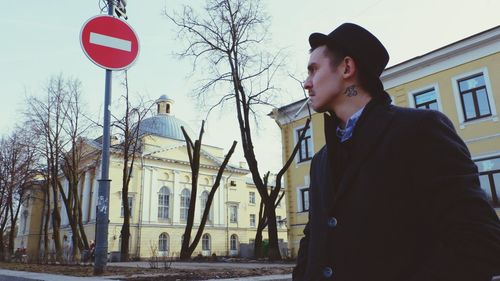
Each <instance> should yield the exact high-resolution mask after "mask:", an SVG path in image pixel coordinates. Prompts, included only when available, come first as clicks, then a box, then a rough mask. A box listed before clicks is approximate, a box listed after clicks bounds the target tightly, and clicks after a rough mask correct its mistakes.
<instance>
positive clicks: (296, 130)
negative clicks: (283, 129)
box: [292, 123, 314, 165]
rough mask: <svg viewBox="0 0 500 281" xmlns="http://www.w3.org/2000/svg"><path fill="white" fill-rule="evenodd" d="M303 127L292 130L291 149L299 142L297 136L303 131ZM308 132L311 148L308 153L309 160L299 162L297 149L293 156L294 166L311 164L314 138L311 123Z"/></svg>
mask: <svg viewBox="0 0 500 281" xmlns="http://www.w3.org/2000/svg"><path fill="white" fill-rule="evenodd" d="M304 127H305V124H304V125H301V126H298V127H295V128H293V147H295V145H296V144H297V142H298V141H299V136H298V132H299V130H302V129H304ZM309 130H310V132H311V147H310V148H309V149H310V150H309V152H310V153H311V158H310V159H308V160H304V161H300V148H299V150H298V151H297V154H296V155H295V164H296V165H301V164H304V163H308V164H309V163H310V162H311V160H312V157H313V156H314V137H313V128H312V123H309ZM292 149H293V148H292Z"/></svg>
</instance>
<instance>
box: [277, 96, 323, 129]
mask: <svg viewBox="0 0 500 281" xmlns="http://www.w3.org/2000/svg"><path fill="white" fill-rule="evenodd" d="M305 101H306V99H305V98H304V99H301V100H299V101H296V102H294V103H291V104H289V105H285V106H283V107H280V108H275V109H273V111H272V112H271V113H269V114H268V115H269V116H270V117H271V118H273V119H274V120H276V123H278V126H280V127H282V126H283V125H286V124H289V123H292V122H294V121H297V120H300V119H302V118H306V117H308V116H309V110H308V107H307V106H304V107H302V105H303V104H304V102H305ZM301 107H302V109H301V110H300V112H299V113H297V111H298V110H299V109H300V108H301ZM309 108H310V109H311V115H314V114H315V113H316V111H314V109H312V108H311V107H309ZM295 115H297V116H295Z"/></svg>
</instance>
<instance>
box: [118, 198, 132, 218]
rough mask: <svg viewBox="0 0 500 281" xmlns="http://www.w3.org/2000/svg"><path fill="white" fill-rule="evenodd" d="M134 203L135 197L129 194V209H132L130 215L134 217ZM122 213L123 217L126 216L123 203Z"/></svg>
mask: <svg viewBox="0 0 500 281" xmlns="http://www.w3.org/2000/svg"><path fill="white" fill-rule="evenodd" d="M133 203H134V197H132V196H129V197H128V209H129V210H130V217H132V214H133V213H134V212H133V209H132V207H133ZM120 214H121V217H122V218H123V217H124V216H125V210H124V209H123V204H122V209H121V212H120Z"/></svg>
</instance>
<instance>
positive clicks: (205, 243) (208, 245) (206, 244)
mask: <svg viewBox="0 0 500 281" xmlns="http://www.w3.org/2000/svg"><path fill="white" fill-rule="evenodd" d="M226 237H227V236H226ZM201 249H202V250H203V251H211V250H212V237H210V234H208V233H205V234H203V236H202V237H201Z"/></svg>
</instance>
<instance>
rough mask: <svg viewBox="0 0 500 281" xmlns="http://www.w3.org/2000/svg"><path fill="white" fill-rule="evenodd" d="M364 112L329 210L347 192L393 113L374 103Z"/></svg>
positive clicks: (386, 106)
mask: <svg viewBox="0 0 500 281" xmlns="http://www.w3.org/2000/svg"><path fill="white" fill-rule="evenodd" d="M365 110H366V112H364V113H363V114H362V116H361V117H360V120H359V121H358V124H357V125H356V128H355V129H354V135H353V141H354V143H353V146H352V152H351V159H350V160H349V164H348V166H347V168H346V170H345V173H344V175H343V177H342V180H341V182H340V184H339V186H338V188H337V190H336V194H335V196H334V200H333V204H332V202H330V206H331V207H330V209H332V207H333V206H335V205H336V202H338V200H339V199H340V198H341V197H342V196H343V195H344V194H345V193H346V191H348V190H349V187H350V185H352V183H353V181H354V179H355V177H356V175H357V173H358V171H359V169H360V168H361V166H362V165H363V163H365V161H366V159H367V158H368V157H370V155H371V154H372V153H373V151H374V150H375V149H376V146H377V144H378V143H379V141H380V139H381V137H382V136H383V135H384V133H385V130H386V128H387V126H388V125H389V124H390V122H391V120H392V117H393V112H392V111H391V110H390V109H389V106H388V104H387V103H385V102H384V103H380V102H379V103H375V104H373V105H372V106H370V107H369V108H368V106H367V108H365ZM363 115H364V116H363ZM330 198H331V197H330Z"/></svg>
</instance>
